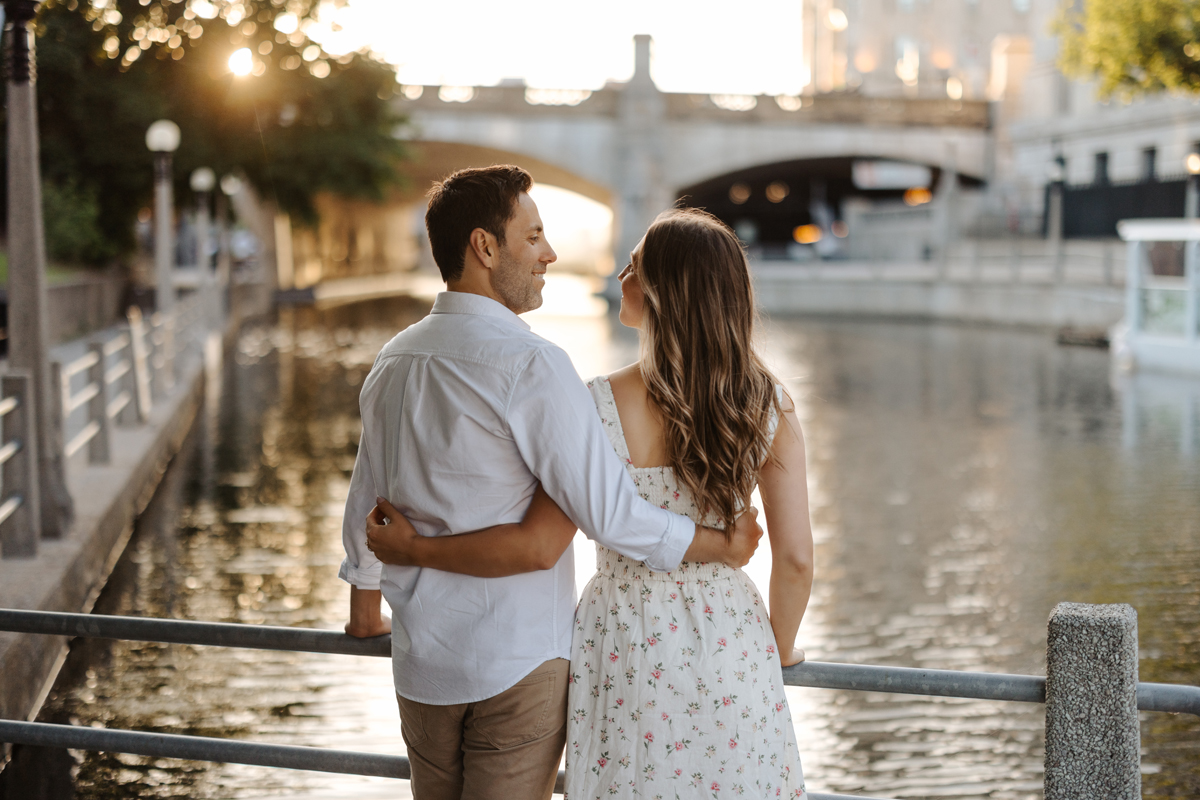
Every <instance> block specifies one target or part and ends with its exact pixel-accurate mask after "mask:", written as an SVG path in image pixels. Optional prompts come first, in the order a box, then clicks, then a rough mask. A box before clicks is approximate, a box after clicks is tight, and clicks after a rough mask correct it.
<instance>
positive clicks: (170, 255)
mask: <svg viewBox="0 0 1200 800" xmlns="http://www.w3.org/2000/svg"><path fill="white" fill-rule="evenodd" d="M154 281H155V287H154V305H155V309H156V310H157V311H160V312H162V313H164V314H167V313H170V311H171V309H172V308H173V307H174V306H175V192H174V188H173V187H172V185H171V154H170V153H155V154H154Z"/></svg>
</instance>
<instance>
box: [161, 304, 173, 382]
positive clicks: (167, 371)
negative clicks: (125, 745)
mask: <svg viewBox="0 0 1200 800" xmlns="http://www.w3.org/2000/svg"><path fill="white" fill-rule="evenodd" d="M176 355H177V354H176V352H175V315H174V314H173V313H171V314H163V315H162V364H161V366H159V377H160V378H161V379H162V393H163V395H164V396H165V395H168V394H170V393H171V390H172V389H174V388H175V356H176Z"/></svg>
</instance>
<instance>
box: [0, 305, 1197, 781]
mask: <svg viewBox="0 0 1200 800" xmlns="http://www.w3.org/2000/svg"><path fill="white" fill-rule="evenodd" d="M423 311H424V307H423V306H420V305H418V304H414V303H411V302H404V301H376V302H372V303H367V304H361V305H358V306H353V307H343V308H339V309H334V310H331V311H326V312H320V313H318V312H315V311H311V310H303V311H297V312H295V313H294V314H285V315H282V316H281V319H280V321H279V324H278V325H275V326H270V327H267V326H263V327H252V328H249V329H247V330H246V331H244V332H243V334H242V336H241V338H240V340H239V342H238V345H237V348H236V351H235V352H234V353H233V354H232V357H231V358H229V359H227V368H226V371H225V378H224V387H223V400H222V402H221V405H220V408H219V411H214V412H213V413H212V414H210V415H209V416H208V417H206V418H205V419H204V420H203V421H202V424H201V426H200V430H199V431H198V433H197V435H196V436H194V437H193V440H192V442H191V443H190V444H189V448H190V451H188V452H185V453H184V454H183V458H181V460H180V467H181V468H178V469H174V470H172V472H171V473H170V477H169V481H168V483H167V484H166V485H165V486H164V489H163V490H162V491H160V493H159V496H158V497H157V498H156V500H155V504H154V506H153V507H152V508H151V510H150V511H149V512H148V513H147V515H146V516H145V518H144V519H143V521H142V522H141V524H140V530H139V532H138V534H137V536H136V537H135V539H134V543H133V545H132V546H131V549H130V551H129V553H128V555H127V557H126V558H125V559H124V561H123V562H122V565H121V566H120V568H119V570H118V574H117V576H116V578H115V580H114V581H113V584H112V586H111V587H110V589H109V590H108V591H107V592H106V594H105V596H104V598H103V600H102V606H103V610H104V611H106V612H108V613H132V614H144V615H155V616H175V617H182V618H195V619H210V620H230V621H238V622H250V623H270V624H278V625H308V626H316V627H323V628H331V629H336V628H338V627H339V626H340V625H341V624H342V622H343V621H344V614H345V608H346V599H347V589H346V587H345V586H344V585H343V584H341V582H340V581H338V580H337V578H336V571H337V564H338V562H339V561H340V559H341V542H340V515H341V503H342V501H343V499H344V497H345V494H346V490H347V486H348V480H349V475H350V470H351V468H352V465H353V459H354V453H355V447H356V443H357V438H358V431H359V423H358V418H357V404H356V397H357V393H358V388H359V385H360V384H361V382H362V379H363V377H364V376H365V374H366V372H367V370H368V369H369V368H370V365H371V362H372V361H373V359H374V356H375V353H376V352H377V351H378V349H379V347H380V346H382V344H383V343H384V342H385V341H386V340H387V339H388V338H390V336H391V335H392V333H393V332H394V331H395V330H396V329H397V328H399V327H402V326H403V325H405V324H407V323H409V322H411V321H412V320H414V319H416V318H418V317H419V316H420V314H422V313H423ZM530 321H531V323H532V324H533V325H534V327H535V329H536V330H538V331H539V332H542V333H543V334H544V335H547V336H550V337H552V338H554V339H555V340H556V341H559V342H561V343H562V344H563V345H564V346H565V347H566V348H567V349H568V350H569V351H570V353H571V355H572V357H573V358H574V359H575V362H576V364H577V366H578V367H579V369H580V371H581V372H582V373H584V374H585V375H591V374H596V373H599V372H606V371H608V370H611V369H613V368H614V367H616V366H619V365H620V364H623V363H628V362H629V361H630V360H632V359H633V357H634V356H635V353H636V339H635V338H634V337H633V336H631V335H630V334H629V332H628V331H625V330H624V329H622V328H620V327H619V326H618V325H617V324H616V322H615V320H613V319H611V318H609V317H608V316H595V315H585V316H579V317H573V318H572V317H556V316H554V315H553V314H549V313H545V312H542V313H539V314H537V315H535V316H534V317H532V318H531V320H530ZM764 344H765V345H766V350H767V352H768V354H769V357H770V360H771V362H772V363H773V365H774V367H775V368H776V370H777V372H778V374H779V375H780V376H781V377H782V378H784V379H785V382H786V383H787V386H788V388H789V390H790V391H791V393H792V395H793V396H794V397H795V398H796V399H797V404H798V407H799V409H800V411H801V414H802V419H803V423H804V429H805V435H806V437H807V441H808V447H809V461H810V476H809V479H810V491H811V495H812V507H813V521H814V530H815V535H816V538H817V570H818V572H817V582H816V587H815V589H814V600H813V603H812V604H811V606H810V611H809V613H808V616H807V618H806V619H805V622H804V625H803V627H802V629H801V632H800V639H799V644H800V645H801V646H803V647H804V648H805V649H806V650H807V652H808V654H809V657H810V658H813V659H821V660H830V661H850V662H865V663H883V664H897V665H907V666H921V667H931V668H949V669H980V670H988V671H997V672H1023V673H1041V672H1043V670H1044V655H1043V653H1044V648H1045V620H1046V617H1047V615H1048V613H1049V611H1050V609H1051V608H1052V607H1053V605H1054V604H1055V603H1056V602H1058V601H1061V600H1075V601H1083V602H1129V603H1132V604H1133V605H1134V606H1135V607H1136V608H1137V609H1138V611H1139V614H1140V640H1141V648H1142V651H1141V652H1142V658H1143V660H1142V664H1141V674H1142V678H1143V679H1144V680H1157V681H1170V682H1183V683H1191V684H1200V634H1198V631H1200V588H1197V582H1196V576H1197V574H1200V466H1198V464H1197V462H1198V460H1200V459H1197V451H1198V450H1200V438H1198V436H1200V434H1198V433H1197V430H1198V429H1200V424H1198V423H1200V384H1198V383H1197V382H1188V381H1182V380H1170V379H1165V378H1159V379H1155V378H1151V377H1146V376H1136V377H1133V378H1128V377H1127V378H1120V379H1114V378H1111V377H1110V374H1109V366H1108V359H1107V354H1105V353H1102V352H1095V351H1088V350H1076V349H1063V348H1058V347H1056V346H1054V345H1053V344H1052V342H1051V341H1050V338H1049V337H1047V336H1045V335H1042V334H1038V333H1029V332H1015V331H1004V330H986V329H975V328H963V327H951V326H932V325H907V324H892V323H886V324H885V323H862V322H856V323H851V322H827V321H821V322H817V321H794V320H776V321H774V322H772V323H770V324H769V326H768V330H767V332H766V335H765V341H764ZM769 558H770V556H769V553H767V552H763V553H760V554H759V555H758V556H757V557H756V559H755V561H754V562H753V563H752V564H751V566H750V570H751V572H752V573H753V575H754V577H755V580H756V581H757V582H758V583H759V584H760V586H764V587H765V585H766V576H767V574H768V573H769V568H770V561H769ZM576 560H577V562H578V563H579V565H580V585H582V582H583V580H585V579H586V578H587V577H588V576H589V575H590V572H591V570H592V568H593V565H594V561H593V560H592V555H591V550H590V545H588V544H586V543H585V544H583V545H582V546H579V544H578V543H577V552H576ZM390 683H391V682H390V672H389V668H388V664H387V663H386V662H385V661H384V660H382V659H365V658H349V657H338V656H321V655H308V654H303V655H301V654H287V653H269V652H266V653H264V652H258V651H239V650H224V649H215V648H193V647H182V646H176V645H154V644H143V643H112V644H109V643H101V642H96V643H92V644H89V645H81V646H78V647H77V648H76V652H75V654H74V655H73V656H72V658H71V660H70V667H69V669H68V671H67V672H66V673H65V674H64V677H63V679H62V680H61V681H60V683H59V686H58V687H57V688H56V690H55V694H54V696H53V698H52V700H51V701H50V702H49V703H48V705H47V707H46V709H45V711H44V712H43V715H42V718H43V719H48V720H56V721H71V722H73V723H75V724H84V725H88V724H102V725H106V726H111V727H122V728H135V729H155V730H164V731H170V732H182V733H194V734H202V735H216V736H233V737H238V738H244V739H250V740H258V741H272V742H280V743H288V744H312V745H319V746H327V747H336V748H342V749H357V750H365V751H371V752H390V753H402V752H403V744H402V742H401V740H400V735H399V725H398V722H397V717H396V711H395V704H394V699H393V696H392V692H391V686H390ZM789 698H790V700H791V703H792V705H793V716H794V718H795V719H796V720H797V728H798V731H799V737H800V747H801V755H802V757H803V759H804V762H805V774H806V776H807V777H808V778H809V785H810V788H811V789H813V790H818V791H822V790H824V791H843V792H849V793H860V794H872V795H875V796H882V797H905V798H917V797H952V798H956V797H962V798H966V797H992V798H1027V797H1039V796H1040V794H1041V785H1042V743H1041V742H1042V710H1041V708H1040V707H1039V706H1030V705H1021V704H1003V703H989V702H980V701H960V700H929V699H923V698H914V697H906V696H902V695H882V694H862V693H854V692H835V691H822V690H808V689H790V690H789ZM1143 748H1144V756H1143V763H1144V772H1145V773H1146V774H1145V781H1144V783H1145V794H1146V796H1147V797H1190V796H1195V795H1197V794H1198V793H1200V766H1198V765H1200V721H1197V720H1195V719H1194V718H1187V717H1174V716H1170V715H1163V714H1147V715H1145V717H1144V722H1143ZM26 761H27V762H29V761H30V758H29V757H28V756H27V757H26ZM14 766H19V764H16V765H14ZM36 766H37V770H36V771H38V774H39V775H40V776H41V777H40V780H45V775H47V774H49V773H55V774H61V776H62V778H61V780H62V781H65V782H66V783H68V784H71V785H73V786H74V791H75V793H76V796H77V797H80V798H108V797H138V798H151V797H154V798H158V797H202V798H208V797H212V798H257V797H267V796H272V797H276V796H287V797H314V798H315V797H331V798H332V797H364V798H365V797H381V798H382V797H407V796H408V794H407V792H408V787H407V784H405V783H397V782H393V781H386V780H382V779H370V778H355V777H352V776H333V775H323V774H318V773H303V772H286V771H282V770H266V769H258V768H250V767H237V766H230V765H210V764H194V763H188V762H179V761H172V760H168V759H149V758H142V757H134V756H118V755H103V754H76V755H75V756H73V757H67V756H63V755H59V756H49V755H47V756H45V757H44V758H43V759H42V760H41V761H39V762H37V763H36ZM8 772H9V773H15V772H16V770H14V769H10V770H9V771H8ZM5 780H8V781H9V782H10V785H11V782H12V780H13V778H12V776H11V774H10V775H7V776H6V778H5ZM2 784H3V780H0V796H3V794H4V792H3V788H4V787H3V785H2Z"/></svg>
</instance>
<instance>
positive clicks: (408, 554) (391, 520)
mask: <svg viewBox="0 0 1200 800" xmlns="http://www.w3.org/2000/svg"><path fill="white" fill-rule="evenodd" d="M421 538H422V537H421V535H420V534H419V533H417V529H416V528H414V527H413V526H412V523H411V522H409V521H408V520H407V519H405V517H404V515H403V514H401V513H400V512H399V511H397V510H396V507H395V506H393V505H392V504H391V503H389V502H388V501H387V500H385V499H384V498H382V497H376V498H375V507H374V508H373V509H371V513H370V514H368V515H367V549H368V550H370V551H371V552H372V553H374V554H375V557H376V558H378V559H379V560H380V561H382V562H383V563H385V564H392V565H394V566H398V567H414V566H419V565H418V564H417V563H416V553H415V548H416V547H418V546H419V545H420V540H421Z"/></svg>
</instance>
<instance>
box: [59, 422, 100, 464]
mask: <svg viewBox="0 0 1200 800" xmlns="http://www.w3.org/2000/svg"><path fill="white" fill-rule="evenodd" d="M98 433H100V423H99V422H98V421H97V420H92V421H91V422H89V423H88V424H87V425H84V426H83V429H82V430H81V431H79V433H77V434H75V436H74V437H72V439H71V441H69V442H67V444H66V445H65V446H64V447H63V453H64V454H65V455H66V457H67V458H70V457H71V456H73V455H75V454H76V453H78V452H79V451H80V450H82V449H83V446H84V445H85V444H87V443H88V442H90V441H91V440H92V439H94V438H96V434H98Z"/></svg>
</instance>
